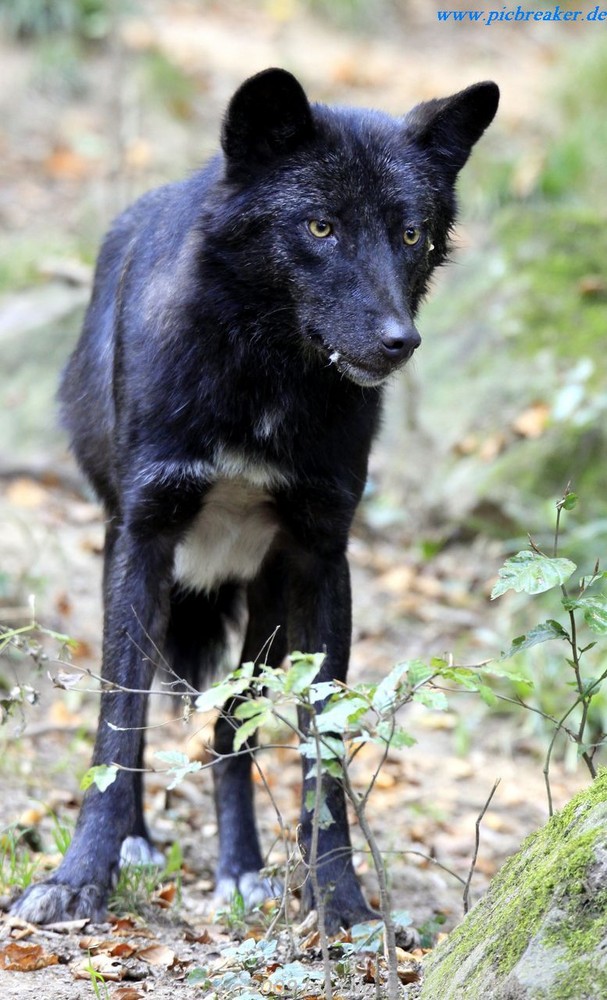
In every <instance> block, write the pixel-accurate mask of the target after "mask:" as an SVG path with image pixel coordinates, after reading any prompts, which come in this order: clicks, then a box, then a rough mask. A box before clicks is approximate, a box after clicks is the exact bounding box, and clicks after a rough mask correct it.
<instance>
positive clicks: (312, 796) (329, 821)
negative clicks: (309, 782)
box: [306, 788, 335, 830]
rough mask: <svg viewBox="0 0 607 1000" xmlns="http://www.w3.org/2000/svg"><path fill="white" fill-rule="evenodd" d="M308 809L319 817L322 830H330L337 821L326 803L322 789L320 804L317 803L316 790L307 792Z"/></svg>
mask: <svg viewBox="0 0 607 1000" xmlns="http://www.w3.org/2000/svg"><path fill="white" fill-rule="evenodd" d="M306 809H307V810H308V812H312V811H314V812H315V813H316V815H317V816H318V825H319V827H320V828H321V830H328V829H329V827H330V826H333V823H334V822H335V820H334V819H333V817H332V815H331V810H330V809H329V807H328V805H327V801H326V797H325V795H324V794H323V792H322V789H321V796H320V802H317V796H316V789H315V788H310V789H309V790H308V791H307V792H306Z"/></svg>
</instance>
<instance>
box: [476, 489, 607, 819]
mask: <svg viewBox="0 0 607 1000" xmlns="http://www.w3.org/2000/svg"><path fill="white" fill-rule="evenodd" d="M577 503H578V497H577V495H576V494H575V493H572V492H571V491H570V490H569V488H567V489H566V490H565V493H564V495H563V496H562V497H561V499H560V500H558V501H557V503H556V524H555V530H554V540H553V544H552V552H551V554H547V553H545V552H544V551H543V550H542V549H541V548H539V546H537V545H536V544H535V542H533V541H531V542H530V548H529V549H526V550H524V551H522V552H518V553H517V554H516V555H514V556H511V557H510V558H509V559H507V560H506V562H505V563H504V565H503V566H502V568H501V569H500V571H499V578H498V581H497V583H496V585H495V587H494V588H493V592H492V594H491V596H492V598H496V597H500V596H501V595H502V594H504V593H505V592H506V591H508V590H514V591H517V592H519V593H521V592H522V593H525V594H529V595H530V596H534V595H536V594H543V593H545V592H546V591H549V590H553V589H557V588H558V589H560V592H561V598H560V605H561V607H560V609H559V610H560V611H561V613H562V612H563V611H564V612H565V617H566V623H565V624H562V622H560V621H558V620H557V619H555V618H549V619H547V620H546V621H543V622H541V623H540V624H538V625H536V626H535V627H533V628H531V629H530V630H529V631H528V632H526V633H525V634H524V635H520V636H517V638H515V639H513V641H512V644H511V646H510V648H509V649H508V651H507V652H506V653H505V654H504V656H505V657H510V656H513V655H514V654H516V653H520V652H521V651H522V650H526V649H530V648H531V647H533V646H536V645H538V644H539V643H544V642H549V641H551V640H556V641H557V642H561V643H565V646H566V647H567V655H566V656H565V661H566V663H567V665H568V667H569V669H570V680H569V682H568V686H569V687H570V688H572V689H573V693H574V698H573V701H572V702H571V704H570V705H569V706H568V707H567V709H566V711H565V712H564V713H563V714H562V715H561V716H560V717H556V716H552V715H548V714H547V713H545V712H542V711H541V710H540V709H537V708H534V707H533V706H530V705H528V704H527V703H526V702H525V701H524V700H523V699H522V698H519V699H517V700H518V702H519V703H520V704H521V705H522V706H523V707H524V708H527V709H529V710H530V711H535V712H540V714H541V715H542V717H543V718H544V719H546V720H547V721H548V722H549V723H550V724H551V726H552V727H553V732H552V737H551V739H550V743H549V746H548V750H547V753H546V758H545V761H544V779H545V782H546V793H547V796H548V808H549V812H550V815H552V813H553V803H552V792H551V788H550V763H551V759H552V753H553V750H554V746H555V743H556V740H557V738H558V737H559V736H560V735H562V734H564V735H566V737H567V738H568V739H569V740H571V741H572V742H573V743H574V744H575V745H576V747H577V752H578V755H579V757H580V758H581V759H582V760H583V761H584V763H585V764H586V767H587V768H588V770H589V772H590V774H591V776H592V777H593V778H594V777H595V776H596V766H595V762H594V761H595V756H596V753H597V750H598V749H599V747H601V746H602V745H603V742H604V739H605V736H606V735H607V734H605V733H602V734H600V736H599V738H598V739H596V740H589V738H588V728H589V716H590V709H591V705H592V702H593V699H595V698H596V697H597V695H598V694H599V693H600V691H601V686H602V684H603V681H604V680H605V678H607V669H601V668H600V666H599V669H598V674H595V673H593V674H588V673H587V672H586V670H585V665H586V662H587V659H588V653H589V652H590V651H591V650H593V649H595V646H596V639H595V638H594V636H602V635H607V595H606V594H605V592H604V590H603V587H604V584H605V581H606V580H607V572H606V571H604V570H601V569H600V566H599V562H598V561H597V562H596V564H595V566H594V569H593V571H592V572H591V573H590V574H588V575H586V576H582V577H580V578H578V581H577V585H576V586H572V585H571V583H570V582H569V581H570V580H571V577H572V576H573V574H574V573H575V571H576V569H577V566H576V564H575V563H574V562H572V561H571V560H570V559H567V558H563V557H562V556H561V555H560V551H559V550H560V537H561V517H562V513H563V511H571V510H573V509H574V508H575V507H576V506H577ZM596 663H597V664H599V663H600V661H599V660H596Z"/></svg>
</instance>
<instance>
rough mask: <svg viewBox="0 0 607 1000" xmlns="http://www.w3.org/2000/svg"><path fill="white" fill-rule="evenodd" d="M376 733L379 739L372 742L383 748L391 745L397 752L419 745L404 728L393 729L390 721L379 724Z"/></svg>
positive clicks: (396, 727) (395, 727)
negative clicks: (379, 744) (387, 744)
mask: <svg viewBox="0 0 607 1000" xmlns="http://www.w3.org/2000/svg"><path fill="white" fill-rule="evenodd" d="M375 732H376V733H377V735H378V737H379V739H378V740H376V739H371V740H370V742H372V743H381V745H382V746H383V745H385V744H386V743H389V744H390V746H391V747H394V749H395V750H403V749H404V747H412V746H415V744H416V743H417V740H416V739H415V737H414V736H411V734H410V733H408V732H407V731H406V729H403V728H402V726H394V728H393V727H392V723H391V721H390V720H389V719H384V720H383V721H382V722H380V723H378V725H377V728H376V730H375Z"/></svg>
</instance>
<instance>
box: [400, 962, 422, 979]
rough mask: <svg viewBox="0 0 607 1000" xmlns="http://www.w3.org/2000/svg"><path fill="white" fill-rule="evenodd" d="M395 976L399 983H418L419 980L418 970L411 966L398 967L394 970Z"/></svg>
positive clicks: (419, 972) (419, 973)
mask: <svg viewBox="0 0 607 1000" xmlns="http://www.w3.org/2000/svg"><path fill="white" fill-rule="evenodd" d="M396 974H397V976H398V978H399V979H400V981H401V983H419V981H420V979H421V971H420V969H419V968H414V967H413V966H400V965H398V966H397V968H396Z"/></svg>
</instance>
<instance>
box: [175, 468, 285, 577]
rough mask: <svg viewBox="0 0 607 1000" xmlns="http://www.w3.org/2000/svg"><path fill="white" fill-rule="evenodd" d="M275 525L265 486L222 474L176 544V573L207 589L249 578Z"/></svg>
mask: <svg viewBox="0 0 607 1000" xmlns="http://www.w3.org/2000/svg"><path fill="white" fill-rule="evenodd" d="M277 530H278V518H277V514H276V508H275V504H274V501H273V499H272V497H271V495H270V493H269V491H268V488H267V486H265V485H262V484H260V483H253V482H251V481H249V480H247V479H244V478H242V477H225V478H221V479H219V480H218V481H217V483H216V484H215V485H214V486H213V487H212V488H211V489H210V491H209V492H208V493H207V495H206V496H205V499H204V503H203V505H202V507H201V509H200V511H199V512H198V514H197V516H196V518H195V519H194V521H193V522H192V524H191V525H190V527H189V528H188V531H187V532H186V534H185V536H184V537H183V538H182V540H181V541H180V543H179V545H178V546H177V550H176V553H175V577H176V579H177V580H178V581H179V582H180V583H181V584H182V585H183V586H185V587H190V588H192V589H194V590H205V591H210V590H213V589H214V588H215V587H217V586H218V585H219V584H220V583H225V582H227V581H242V582H246V581H248V580H252V579H253V577H254V576H255V575H256V574H257V572H258V570H259V568H260V566H261V563H262V562H263V559H264V557H265V555H266V553H267V552H268V549H269V548H270V546H271V544H272V542H273V540H274V537H275V535H276V532H277Z"/></svg>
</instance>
